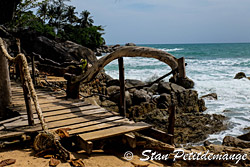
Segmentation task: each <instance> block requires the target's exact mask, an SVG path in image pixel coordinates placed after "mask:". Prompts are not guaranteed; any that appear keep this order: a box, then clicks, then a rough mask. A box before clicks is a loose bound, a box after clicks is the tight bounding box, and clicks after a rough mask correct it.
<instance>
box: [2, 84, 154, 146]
mask: <svg viewBox="0 0 250 167" xmlns="http://www.w3.org/2000/svg"><path fill="white" fill-rule="evenodd" d="M11 84H12V85H11V86H12V88H11V89H12V105H11V106H10V109H12V110H13V111H17V112H19V114H20V116H17V117H15V118H11V119H9V120H5V121H1V122H0V140H3V139H6V138H10V137H17V136H21V135H23V134H30V133H35V132H38V131H41V130H42V129H41V126H40V122H39V119H38V116H37V114H36V113H35V110H34V106H33V105H32V109H33V112H34V113H33V116H34V122H35V126H28V119H27V112H26V108H25V101H24V97H23V91H22V87H21V86H20V84H17V83H15V82H12V83H11ZM36 91H37V94H38V98H39V104H40V106H41V109H42V111H43V115H44V117H45V121H46V122H47V125H48V128H49V129H50V130H55V129H58V128H70V129H71V130H69V134H70V135H72V136H75V135H77V136H78V137H80V138H81V139H82V141H83V142H86V143H91V142H90V141H94V140H100V139H104V138H109V137H113V136H118V135H123V134H126V133H129V132H134V131H140V130H144V129H148V128H151V125H149V124H146V123H144V122H139V123H134V122H132V121H129V120H128V119H125V118H124V117H122V116H119V114H118V113H115V112H111V111H107V110H105V109H104V108H101V107H100V106H96V105H92V104H87V103H85V102H84V101H80V100H66V99H65V98H64V97H65V96H66V95H65V93H64V92H60V93H58V92H51V91H48V90H46V89H38V90H36ZM84 147H86V146H84Z"/></svg>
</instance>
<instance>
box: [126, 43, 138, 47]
mask: <svg viewBox="0 0 250 167" xmlns="http://www.w3.org/2000/svg"><path fill="white" fill-rule="evenodd" d="M125 46H136V44H134V43H126V44H125Z"/></svg>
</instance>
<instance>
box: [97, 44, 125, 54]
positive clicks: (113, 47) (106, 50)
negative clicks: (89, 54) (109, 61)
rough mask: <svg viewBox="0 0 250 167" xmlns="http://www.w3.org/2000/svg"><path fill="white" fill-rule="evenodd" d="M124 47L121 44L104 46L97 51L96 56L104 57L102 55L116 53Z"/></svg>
mask: <svg viewBox="0 0 250 167" xmlns="http://www.w3.org/2000/svg"><path fill="white" fill-rule="evenodd" d="M121 47H122V46H121V45H119V44H116V45H111V46H108V45H103V46H101V47H99V48H97V49H96V56H102V53H111V52H114V51H116V50H117V49H119V48H121Z"/></svg>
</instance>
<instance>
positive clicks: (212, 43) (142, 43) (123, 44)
mask: <svg viewBox="0 0 250 167" xmlns="http://www.w3.org/2000/svg"><path fill="white" fill-rule="evenodd" d="M127 43H134V42H127ZM125 44H126V43H125ZM125 44H118V43H116V44H106V45H125ZM134 44H136V45H189V44H191V45H192V44H193V45H194V44H196V45H197V44H250V41H249V42H206V43H202V42H200V43H199V42H198V43H134Z"/></svg>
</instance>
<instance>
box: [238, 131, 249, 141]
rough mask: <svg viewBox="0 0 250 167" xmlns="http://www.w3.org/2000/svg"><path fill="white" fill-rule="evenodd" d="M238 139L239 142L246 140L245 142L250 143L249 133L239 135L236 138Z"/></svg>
mask: <svg viewBox="0 0 250 167" xmlns="http://www.w3.org/2000/svg"><path fill="white" fill-rule="evenodd" d="M237 138H238V139H241V140H246V141H250V132H249V133H246V134H243V135H240V136H238V137H237Z"/></svg>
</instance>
